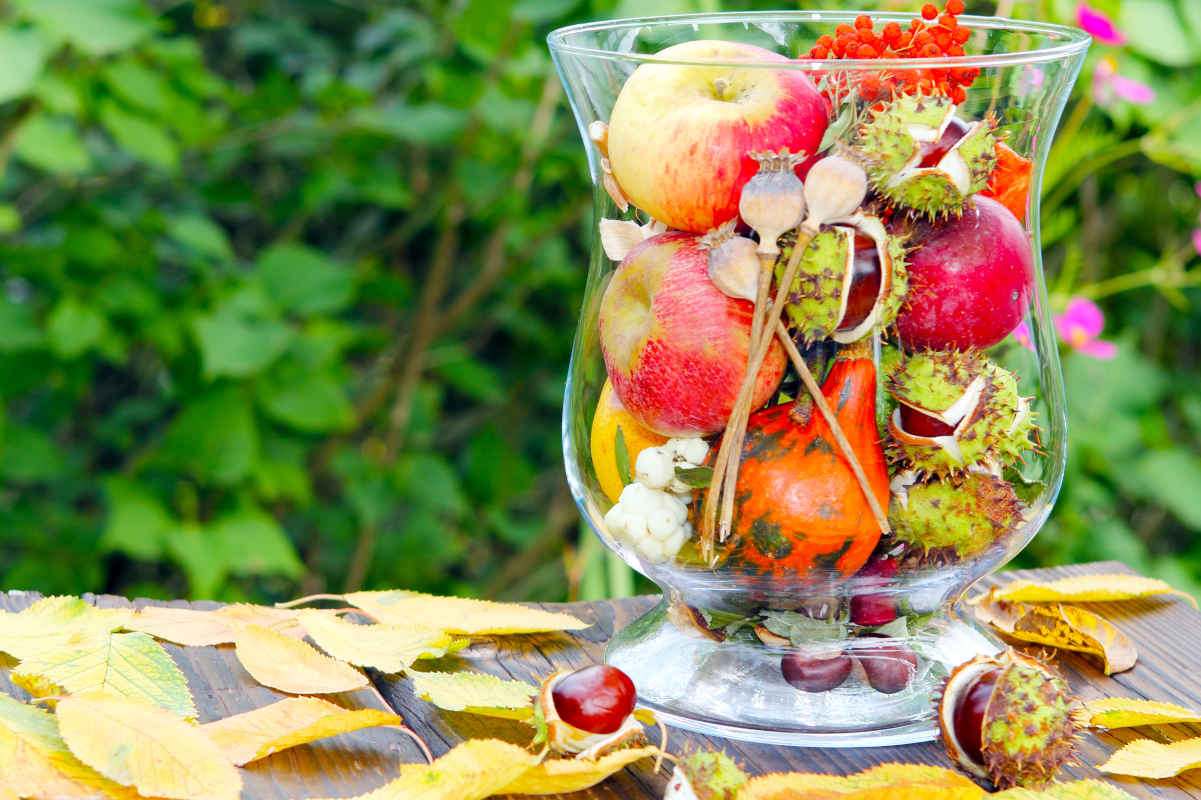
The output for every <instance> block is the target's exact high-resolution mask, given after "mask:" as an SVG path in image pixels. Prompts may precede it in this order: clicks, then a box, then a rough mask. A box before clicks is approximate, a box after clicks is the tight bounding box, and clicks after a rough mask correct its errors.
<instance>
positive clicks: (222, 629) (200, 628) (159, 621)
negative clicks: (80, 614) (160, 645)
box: [125, 606, 235, 647]
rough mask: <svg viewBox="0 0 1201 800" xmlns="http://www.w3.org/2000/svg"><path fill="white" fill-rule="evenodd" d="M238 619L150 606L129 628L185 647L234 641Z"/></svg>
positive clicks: (126, 624) (188, 610)
mask: <svg viewBox="0 0 1201 800" xmlns="http://www.w3.org/2000/svg"><path fill="white" fill-rule="evenodd" d="M234 625H235V620H232V619H230V618H229V617H228V616H220V615H218V614H217V613H216V612H214V611H200V610H198V609H194V608H169V607H166V606H146V607H145V608H143V609H140V610H139V611H138V612H137V613H136V614H134V615H133V616H132V617H130V618H129V621H128V622H126V623H125V627H126V629H128V630H131V631H141V632H142V633H148V634H150V635H151V636H153V637H155V638H156V639H163V640H165V641H168V642H172V643H173V644H179V645H183V646H185V647H207V646H209V645H217V644H233V641H234Z"/></svg>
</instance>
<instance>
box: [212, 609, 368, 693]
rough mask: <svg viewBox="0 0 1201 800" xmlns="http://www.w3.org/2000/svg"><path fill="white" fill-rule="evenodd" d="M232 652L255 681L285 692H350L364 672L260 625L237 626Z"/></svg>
mask: <svg viewBox="0 0 1201 800" xmlns="http://www.w3.org/2000/svg"><path fill="white" fill-rule="evenodd" d="M234 652H235V653H236V654H237V656H238V661H240V662H241V664H242V666H243V667H245V668H246V671H247V672H249V673H250V675H251V677H253V678H254V679H255V680H256V681H258V682H259V683H261V684H263V685H264V686H270V687H271V688H272V689H278V690H280V691H281V692H287V693H288V694H331V693H333V692H349V691H353V690H354V689H361V688H362V687H364V686H366V685H367V676H366V675H364V674H363V673H361V672H359V671H358V670H357V669H355V668H354V667H352V666H350V665H349V664H346V663H343V662H341V661H338V660H337V659H334V658H330V657H329V656H327V655H326V654H325V653H322V652H320V651H319V650H317V648H315V647H313V646H312V645H310V644H308V643H307V642H302V641H301V640H299V639H295V638H293V637H291V636H288V635H286V634H283V633H277V632H276V631H273V630H268V629H267V628H264V627H262V626H261V625H241V626H239V627H238V631H237V640H236V642H235V649H234Z"/></svg>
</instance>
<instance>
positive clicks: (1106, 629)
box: [974, 597, 1138, 675]
mask: <svg viewBox="0 0 1201 800" xmlns="http://www.w3.org/2000/svg"><path fill="white" fill-rule="evenodd" d="M974 610H975V612H976V617H977V618H979V619H980V620H981V621H982V622H987V623H988V624H990V625H992V626H993V627H994V628H996V629H997V630H999V631H1001V632H1002V633H1005V634H1008V635H1009V636H1011V637H1013V638H1014V639H1019V640H1021V641H1023V642H1032V643H1034V644H1045V645H1049V646H1051V647H1057V648H1060V649H1063V650H1076V651H1078V652H1081V653H1089V654H1091V655H1095V656H1099V657H1100V658H1101V660H1102V662H1103V668H1104V671H1105V674H1106V675H1112V674H1113V673H1115V672H1124V671H1125V670H1128V669H1130V668H1131V667H1133V666H1134V664H1135V662H1136V661H1137V660H1138V650H1137V649H1136V648H1135V646H1134V643H1133V642H1131V641H1130V639H1128V638H1127V637H1126V635H1125V634H1124V633H1122V632H1121V631H1119V630H1118V629H1117V628H1115V627H1114V626H1113V625H1112V624H1110V623H1109V622H1108V621H1107V620H1105V619H1103V618H1101V617H1099V616H1097V615H1096V614H1094V613H1092V612H1091V611H1085V610H1084V609H1083V608H1077V607H1076V606H1069V605H1063V604H1061V603H1051V604H1048V605H1031V604H1026V603H1017V602H1007V601H1004V600H993V599H989V598H987V597H986V598H984V599H982V600H980V601H979V602H978V603H977V604H976V606H975V609H974Z"/></svg>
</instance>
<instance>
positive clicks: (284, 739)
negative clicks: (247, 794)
mask: <svg viewBox="0 0 1201 800" xmlns="http://www.w3.org/2000/svg"><path fill="white" fill-rule="evenodd" d="M403 724H404V720H402V719H401V718H400V717H399V716H398V715H396V714H392V713H389V712H387V711H379V710H377V709H374V708H363V709H355V710H352V709H347V708H342V707H341V706H339V705H335V704H333V703H331V702H329V701H328V700H322V699H321V698H319V697H288V698H286V699H284V700H280V701H279V702H276V703H272V704H271V705H269V706H264V707H262V708H256V709H254V710H253V711H247V712H244V713H242V714H234V715H233V716H232V717H225V718H223V719H219V720H215V721H213V722H209V723H206V724H204V725H201V726H200V730H201V732H202V733H204V735H205V736H208V738H209V739H210V740H211V741H212V742H213V744H215V745H217V747H218V748H219V749H220V750H221V752H223V753H225V755H226V757H227V758H229V760H230V761H232V762H233V763H235V764H237V765H238V766H241V765H243V764H246V763H248V762H251V761H256V760H258V759H260V758H266V757H267V756H269V755H271V754H272V753H278V752H279V751H280V750H286V749H288V748H289V747H295V746H296V745H300V744H308V743H309V742H314V741H316V740H318V739H325V738H327V737H330V736H337V735H338V734H339V733H349V732H351V731H357V730H361V729H363V728H374V727H379V726H381V725H403Z"/></svg>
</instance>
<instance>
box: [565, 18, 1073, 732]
mask: <svg viewBox="0 0 1201 800" xmlns="http://www.w3.org/2000/svg"><path fill="white" fill-rule="evenodd" d="M855 19H856V17H855V15H854V14H849V13H826V12H805V11H797V12H780V13H775V12H771V13H741V14H710V15H697V16H679V17H664V18H658V19H633V20H619V21H614V22H604V23H592V24H585V25H577V26H573V27H568V28H563V29H561V30H558V31H555V32H554V33H552V34H551V36H550V39H549V42H550V49H551V52H552V55H553V57H554V60H555V63H556V65H557V66H558V69H559V73H560V76H561V78H562V80H563V84H564V86H565V87H566V89H567V94H568V97H569V99H570V102H571V106H572V108H573V109H574V112H575V115H576V118H577V120H578V122H579V127H580V131H581V134H582V136H583V139H584V143H585V147H586V148H587V151H588V157H589V163H590V165H591V169H592V175H593V179H594V183H595V222H596V224H597V231H598V236H597V238H596V240H595V245H594V247H593V249H592V258H591V262H590V269H589V273H588V282H587V289H586V294H585V300H584V305H583V309H582V310H581V313H580V321H579V327H578V329H577V331H576V336H575V346H574V351H573V354H572V361H571V365H570V371H569V377H568V382H567V390H566V398H565V402H564V408H563V451H564V457H565V460H566V467H567V476H568V479H569V482H570V484H571V488H572V491H573V493H574V495H575V499H576V502H577V503H578V505H579V508H580V510H581V512H582V513H583V515H584V517H585V518H586V519H587V520H588V522H589V524H590V525H591V526H592V528H593V529H594V530H595V532H596V534H597V535H598V536H600V537H601V539H602V540H603V541H604V543H605V545H606V546H608V547H609V548H610V549H612V550H613V551H614V552H615V553H617V554H618V555H619V556H620V557H621V558H622V560H624V561H625V562H626V563H627V564H629V565H630V566H631V567H633V568H634V569H636V570H638V571H639V572H641V573H642V574H644V575H646V576H647V577H649V578H650V579H651V580H653V581H654V582H655V583H656V584H658V585H659V586H660V587H661V588H662V590H663V599H662V601H661V602H660V603H659V604H658V606H657V607H656V608H654V609H653V610H652V611H651V612H650V613H648V614H646V615H645V616H644V617H642V618H641V619H639V620H637V621H636V622H634V623H633V624H631V625H629V626H628V627H626V628H625V629H624V630H622V631H620V632H618V633H617V634H616V636H615V637H614V639H613V641H612V643H611V644H610V646H609V649H608V652H607V660H608V661H609V662H610V663H612V664H615V665H616V666H618V667H620V668H622V669H623V670H625V671H626V672H627V673H628V674H629V675H630V676H631V677H632V678H633V680H634V682H635V684H636V686H637V687H638V691H639V698H640V702H641V703H643V704H644V705H647V706H649V707H651V708H653V709H654V710H655V711H656V712H658V713H659V714H660V715H661V716H662V717H663V718H664V719H666V720H667V721H668V722H669V723H671V724H675V725H678V726H680V727H684V728H689V729H692V730H697V731H701V732H705V733H711V734H717V735H722V736H727V737H732V738H741V739H749V740H756V741H762V742H774V743H781V744H797V745H806V746H840V747H845V746H869V745H887V744H901V743H905V742H913V741H920V740H923V739H929V738H932V737H933V736H934V732H935V725H934V722H933V710H932V702H931V700H932V696H933V695H934V693H935V692H936V691H937V688H938V686H939V685H940V684H941V681H942V679H943V678H944V677H945V676H946V675H947V674H948V672H949V669H951V668H953V667H954V666H955V665H956V664H959V663H961V662H963V661H966V660H968V659H969V658H971V657H972V656H974V655H976V654H977V653H981V652H993V651H995V650H996V649H997V647H998V645H997V643H996V641H995V640H994V639H992V638H991V637H990V636H989V635H988V634H987V633H985V632H983V631H981V630H980V629H978V628H977V627H975V626H973V625H972V624H971V623H970V622H968V621H966V620H965V618H964V615H961V614H959V613H957V612H956V603H957V602H958V601H959V600H960V598H961V597H962V596H963V594H964V592H965V590H966V589H967V587H969V586H970V585H971V584H972V583H973V581H975V580H976V579H978V578H979V577H980V576H982V575H984V574H986V573H988V572H989V571H991V570H995V569H997V568H998V567H1000V566H1001V565H1003V564H1005V563H1006V562H1007V561H1009V560H1010V559H1011V558H1013V556H1014V555H1015V554H1016V553H1017V552H1018V551H1020V550H1021V549H1022V547H1024V546H1025V545H1026V543H1027V542H1029V541H1030V539H1031V538H1032V537H1033V536H1034V535H1035V533H1036V532H1037V531H1038V530H1039V528H1040V526H1041V525H1042V524H1043V522H1044V521H1045V519H1046V517H1047V515H1048V513H1049V512H1050V509H1051V506H1052V504H1053V503H1054V500H1055V496H1056V494H1057V492H1058V490H1059V486H1060V483H1061V480H1062V476H1063V468H1064V462H1065V446H1066V441H1067V439H1066V430H1065V427H1066V420H1065V415H1064V396H1063V392H1064V390H1063V380H1062V377H1061V374H1060V366H1059V360H1058V354H1057V350H1056V340H1055V334H1054V330H1053V327H1052V323H1051V319H1050V315H1049V309H1048V306H1047V300H1046V289H1045V285H1044V281H1043V275H1042V265H1041V258H1040V249H1039V224H1038V218H1039V182H1040V178H1041V175H1042V171H1043V165H1044V161H1045V159H1046V157H1047V153H1048V151H1049V149H1050V145H1051V139H1052V135H1053V133H1054V131H1055V127H1056V125H1057V123H1058V120H1059V116H1060V113H1061V111H1062V109H1063V105H1064V103H1065V101H1066V99H1067V96H1068V94H1069V90H1070V88H1071V86H1072V83H1073V82H1074V80H1075V78H1076V75H1077V73H1078V71H1079V69H1080V66H1081V62H1082V60H1083V57H1084V53H1085V50H1086V49H1087V47H1088V37H1087V36H1085V35H1084V34H1082V33H1081V32H1079V31H1077V30H1074V29H1069V28H1062V27H1058V26H1053V25H1042V24H1036V23H1027V22H1016V21H1010V20H1004V19H989V18H972V17H962V18H956V19H952V20H949V21H948V20H946V19H945V18H941V19H937V20H933V21H930V22H924V23H921V24H920V25H915V24H913V23H912V20H911V18H908V17H905V16H903V15H898V14H876V15H874V16H873V17H872V21H873V23H874V27H873V28H872V31H873V32H872V34H871V35H869V36H866V37H863V38H866V39H867V40H868V41H869V42H870V41H875V42H876V43H877V44H878V47H877V50H883V48H884V47H885V44H887V46H888V47H889V48H895V49H896V50H897V51H900V53H901V54H902V55H912V54H913V49H914V48H917V47H921V48H924V49H922V50H920V51H919V52H918V55H922V56H923V57H921V58H909V57H890V58H862V59H860V58H858V57H859V56H860V55H870V54H871V53H870V52H868V51H864V50H861V49H860V48H859V44H858V43H857V42H850V41H849V40H848V39H847V36H848V33H849V34H850V35H852V36H856V37H858V35H859V33H860V31H861V29H859V28H856V27H855V24H856V23H855ZM860 22H861V23H862V20H860ZM888 23H895V24H896V26H897V27H895V28H894V27H892V26H890V25H888ZM839 26H845V27H841V28H840V27H839ZM965 28H966V29H967V30H966V32H962V31H963V29H965ZM956 29H959V30H960V31H961V32H956ZM923 31H925V33H926V34H927V35H926V36H924V37H921V36H919V34H920V33H921V32H923ZM906 33H907V34H908V36H905V35H904V34H906ZM898 34H900V35H898ZM823 36H827V37H829V38H821V37H823ZM840 37H841V38H842V39H844V41H843V42H839V41H838V40H839V38H840ZM834 43H838V44H839V46H838V47H837V49H838V50H839V51H841V52H842V54H843V55H845V54H846V53H847V52H848V51H849V52H851V53H852V54H853V55H855V56H856V58H855V59H848V58H834V57H824V58H822V57H817V56H827V55H828V52H829V51H830V50H832V49H835V48H834V47H833V44H834ZM930 45H934V47H933V48H932V47H931V46H930ZM814 47H817V48H818V49H817V50H814V49H813V48H814ZM936 50H937V51H938V52H937V53H935V51H936ZM960 52H965V53H966V55H958V54H959V53H960ZM755 367H758V369H757V371H756V372H755V376H756V377H755V379H754V380H751V379H748V378H747V375H748V373H750V372H751V369H752V368H755ZM815 390H816V391H815ZM823 401H824V402H823Z"/></svg>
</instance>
